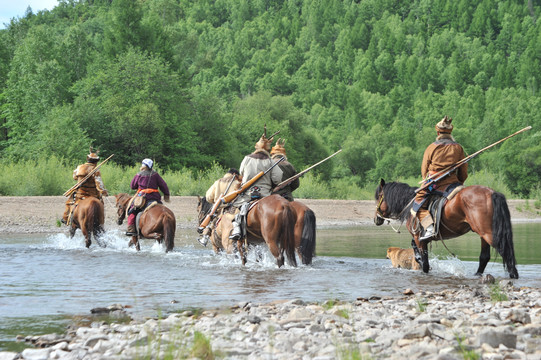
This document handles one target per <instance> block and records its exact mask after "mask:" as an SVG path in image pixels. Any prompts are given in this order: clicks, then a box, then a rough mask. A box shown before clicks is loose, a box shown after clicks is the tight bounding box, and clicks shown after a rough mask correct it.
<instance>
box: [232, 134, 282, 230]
mask: <svg viewBox="0 0 541 360" xmlns="http://www.w3.org/2000/svg"><path fill="white" fill-rule="evenodd" d="M271 142H272V136H271V137H270V139H267V136H266V129H265V133H264V134H263V135H262V136H261V138H260V139H259V141H258V142H257V143H256V144H255V151H254V152H253V153H251V154H250V155H247V156H245V157H244V159H243V160H242V163H241V164H240V169H239V170H240V174H241V176H242V181H243V183H246V182H247V181H249V180H250V179H252V178H253V177H254V176H256V175H257V174H259V173H260V172H262V171H263V172H264V171H266V170H267V169H268V168H270V167H271V166H272V164H273V161H272V159H271V155H270V153H269V152H270V151H271ZM281 180H282V170H281V169H280V168H279V167H278V166H275V167H274V168H272V170H271V171H270V172H269V173H267V174H266V175H265V176H263V177H262V178H260V179H259V180H258V181H257V182H256V184H255V185H253V186H252V187H251V188H249V189H248V190H247V191H246V192H244V193H242V194H240V195H239V196H238V197H237V198H236V199H235V201H234V202H233V206H235V207H236V208H237V209H239V208H240V211H238V212H237V214H236V215H235V220H233V231H232V233H231V236H230V237H229V238H230V239H232V240H239V239H240V238H241V237H242V229H241V224H242V221H243V218H244V217H245V216H246V214H248V206H249V203H250V201H251V200H255V199H259V198H262V197H265V196H269V195H271V192H272V191H271V190H272V188H273V187H274V186H276V185H277V184H279V183H280V181H281Z"/></svg>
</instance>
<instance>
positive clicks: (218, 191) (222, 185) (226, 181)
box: [198, 169, 242, 246]
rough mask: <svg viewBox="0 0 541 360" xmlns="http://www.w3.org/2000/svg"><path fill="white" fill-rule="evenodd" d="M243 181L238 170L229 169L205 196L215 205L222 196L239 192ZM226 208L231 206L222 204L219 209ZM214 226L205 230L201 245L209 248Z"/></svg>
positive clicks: (200, 239) (200, 241)
mask: <svg viewBox="0 0 541 360" xmlns="http://www.w3.org/2000/svg"><path fill="white" fill-rule="evenodd" d="M241 180H242V178H241V177H240V173H239V171H238V170H237V169H229V171H228V172H227V173H226V174H225V175H224V176H223V177H222V178H220V179H218V180H216V181H215V182H214V183H213V184H212V186H211V187H210V188H209V189H208V190H207V193H206V194H205V198H206V200H207V201H208V202H209V203H210V204H214V203H215V202H216V201H219V199H220V196H221V195H227V194H228V193H230V192H232V191H235V190H237V189H238V188H239V187H240V182H241ZM226 206H229V204H221V205H220V206H219V207H218V209H223V208H225V207H226ZM212 226H213V225H212ZM212 226H207V227H206V228H205V230H203V233H202V235H203V236H202V237H200V238H199V239H198V241H199V243H201V245H203V246H207V242H208V239H209V237H210V234H211V232H212Z"/></svg>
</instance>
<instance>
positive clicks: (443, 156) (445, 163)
mask: <svg viewBox="0 0 541 360" xmlns="http://www.w3.org/2000/svg"><path fill="white" fill-rule="evenodd" d="M452 121H453V119H451V118H450V117H448V116H447V115H446V116H445V117H444V118H443V119H442V120H441V121H440V122H439V123H437V124H436V131H437V134H438V136H437V138H436V141H435V142H433V143H432V144H430V145H429V146H428V147H427V148H426V150H425V153H424V156H423V162H422V164H421V172H422V175H423V178H427V177H429V176H431V175H433V174H436V173H438V172H439V171H441V170H444V169H446V168H448V167H449V166H451V165H453V164H456V163H457V162H458V161H460V160H462V159H463V158H464V157H465V156H464V149H463V148H462V146H461V145H460V144H459V143H457V142H456V141H455V139H454V138H453V136H452V135H451V132H452V131H453V125H452V124H451V122H452ZM467 177H468V163H467V162H465V163H464V164H463V165H461V166H460V167H458V168H457V169H456V170H455V171H452V172H451V173H449V175H447V176H446V177H444V178H443V179H441V180H439V181H438V182H437V183H435V182H432V179H428V180H426V181H425V182H424V184H428V183H430V182H432V183H431V185H429V186H427V187H426V188H424V189H422V190H420V191H419V192H417V195H416V196H415V201H414V203H413V207H412V213H413V215H414V216H415V215H417V216H418V218H419V220H420V222H421V225H422V227H423V229H425V233H424V234H423V235H422V236H421V237H420V238H419V240H422V241H424V240H429V239H430V238H432V237H433V236H434V235H436V234H435V233H434V220H433V219H432V216H431V215H430V212H429V211H428V201H426V200H427V198H428V197H429V196H430V195H433V194H442V193H443V192H445V191H447V190H448V189H450V188H451V187H454V186H457V185H463V184H464V181H466V178H467Z"/></svg>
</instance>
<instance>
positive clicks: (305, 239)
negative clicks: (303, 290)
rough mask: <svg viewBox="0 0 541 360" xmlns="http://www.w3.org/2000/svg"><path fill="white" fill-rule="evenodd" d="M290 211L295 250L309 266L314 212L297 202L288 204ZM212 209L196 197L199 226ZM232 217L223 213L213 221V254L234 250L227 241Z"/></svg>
mask: <svg viewBox="0 0 541 360" xmlns="http://www.w3.org/2000/svg"><path fill="white" fill-rule="evenodd" d="M289 205H290V207H291V209H292V210H293V211H294V212H295V228H294V233H293V236H294V238H295V249H296V251H297V255H298V256H299V258H300V259H301V261H302V263H303V264H305V265H309V264H311V263H312V258H313V257H314V256H315V252H316V216H315V214H314V212H313V211H312V210H311V209H310V208H309V207H308V206H306V205H305V204H303V203H301V202H299V201H292V202H289ZM211 209H212V204H211V203H209V202H208V201H207V200H206V198H205V197H198V204H197V211H198V213H199V215H198V220H199V224H201V222H202V221H203V219H204V218H205V216H206V214H207V213H208V212H209V211H210V210H211ZM233 218H234V215H233V214H231V213H227V212H226V213H224V214H223V215H218V218H217V219H216V221H215V225H214V229H213V231H212V233H211V235H210V240H211V243H212V247H213V249H214V252H215V253H219V252H220V251H224V250H225V252H226V253H228V254H231V253H232V252H233V250H234V247H235V246H234V245H235V244H234V241H233V240H231V239H229V235H230V234H231V230H232V229H233V227H232V224H231V220H233Z"/></svg>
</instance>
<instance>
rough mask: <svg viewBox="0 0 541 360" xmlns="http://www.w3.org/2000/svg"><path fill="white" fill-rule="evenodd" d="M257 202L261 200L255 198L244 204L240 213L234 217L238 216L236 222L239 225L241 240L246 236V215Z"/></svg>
mask: <svg viewBox="0 0 541 360" xmlns="http://www.w3.org/2000/svg"><path fill="white" fill-rule="evenodd" d="M259 200H261V198H256V199H255V200H252V201H250V202H248V203H245V204H244V205H242V206H241V207H240V212H239V213H238V214H237V215H236V216H235V218H236V217H237V216H238V220H236V221H238V223H239V224H240V229H241V238H245V237H246V236H247V235H248V221H247V217H248V213H249V212H250V210H252V209H253V207H254V206H256V205H257V203H258V202H259Z"/></svg>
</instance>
